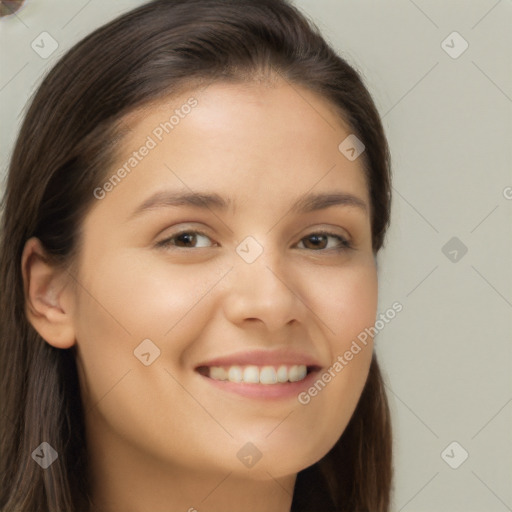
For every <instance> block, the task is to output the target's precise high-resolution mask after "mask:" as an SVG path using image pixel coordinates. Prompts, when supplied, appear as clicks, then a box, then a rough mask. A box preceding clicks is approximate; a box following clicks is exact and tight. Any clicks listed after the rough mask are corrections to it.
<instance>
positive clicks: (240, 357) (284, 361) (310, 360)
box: [196, 349, 321, 369]
mask: <svg viewBox="0 0 512 512" xmlns="http://www.w3.org/2000/svg"><path fill="white" fill-rule="evenodd" d="M234 365H239V366H247V365H255V366H265V365H268V366H278V365H305V366H314V367H320V366H321V365H320V364H319V363H318V361H317V360H316V359H315V358H314V357H313V356H311V355H309V354H307V353H304V352H297V351H293V350H289V349H286V350H244V351H243V352H236V353H234V354H230V355H226V356H221V357H215V358H213V359H209V360H207V361H203V362H202V363H200V364H198V365H197V366H196V369H197V368H200V367H202V366H234Z"/></svg>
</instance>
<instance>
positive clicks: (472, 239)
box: [0, 0, 512, 512]
mask: <svg viewBox="0 0 512 512" xmlns="http://www.w3.org/2000/svg"><path fill="white" fill-rule="evenodd" d="M141 3H143V2H141V1H140V0H115V1H105V0H88V1H87V0H73V1H70V0H33V1H30V0H28V1H27V2H26V5H25V6H24V7H23V8H22V9H21V10H19V11H18V12H17V13H16V15H12V16H8V17H5V18H2V19H0V49H1V50H0V51H1V53H0V69H1V75H0V118H1V142H0V144H1V160H0V173H1V176H0V177H1V178H2V184H1V186H2V189H1V191H2V192H3V190H4V187H5V185H4V184H3V180H4V179H5V173H6V170H7V166H8V160H9V155H10V152H11V149H12V146H13V144H14V141H15V137H16V134H17V131H18V129H19V126H20V122H21V119H22V115H23V113H24V109H25V108H26V103H27V101H28V99H29V97H30V95H31V94H32V93H33V91H34V90H35V88H36V87H37V85H38V84H39V83H40V80H41V78H42V76H43V75H44V74H45V72H46V71H47V70H48V69H50V68H51V67H52V66H53V65H54V63H55V62H56V61H57V59H58V58H59V56H60V55H62V54H63V53H64V52H65V51H66V50H67V49H68V48H69V47H71V46H72V45H73V44H74V43H75V42H77V41H78V40H80V39H81V38H83V37H84V36H85V35H87V34H88V33H90V32H91V31H92V30H93V29H95V28H96V27H98V26H100V25H102V24H103V23H104V22H106V21H108V20H109V19H112V18H114V17H115V16H117V15H118V14H120V13H123V12H125V11H127V10H129V9H130V8H132V7H135V6H137V5H140V4H141ZM295 4H296V5H297V6H299V7H300V8H301V9H302V10H303V11H304V12H305V13H307V15H308V16H309V17H310V18H311V19H312V20H313V21H314V22H315V23H316V24H317V25H318V26H319V28H320V29H321V31H322V33H323V34H324V36H325V37H326V38H327V39H328V40H329V41H330V43H331V44H332V45H333V46H334V47H335V48H336V50H337V51H338V52H339V53H340V54H341V55H342V56H344V57H345V58H346V59H347V60H348V61H349V62H350V63H351V64H352V65H353V66H355V67H356V69H358V71H359V72H360V73H361V74H362V76H363V78H364V80H365V83H366V85H367V87H368V88H369V90H370V92H371V93H372V95H373V97H374V99H375V102H376V104H377V106H378V108H379V111H380V113H381V116H382V118H383V123H384V126H385V130H386V133H387V136H388V139H389V143H390V146H391V153H392V159H393V209H392V225H391V229H390V231H389V233H388V236H387V239H386V246H385V248H384V250H383V251H382V252H381V253H380V254H379V259H378V264H379V285H380V288H379V311H380V312H384V311H386V310H387V309H388V308H390V307H391V304H393V303H394V302H395V301H398V302H400V303H401V304H402V306H403V310H402V311H401V312H400V313H399V314H397V315H396V317H395V318H394V319H393V320H392V321H391V322H389V323H388V324H386V326H385V327H384V328H383V329H382V330H381V331H380V332H379V334H378V335H377V337H376V340H375V341H376V350H377V354H378V356H379V359H380V363H381V367H382V368H383V371H384V377H385V380H386V386H387V390H388V395H389V399H390V403H391V408H392V413H393V421H394V425H393V426H394V448H395V459H394V463H395V488H394V496H393V507H392V510H393V511H397V512H399V511H403V512H413V511H415V512H420V511H421V512H432V511H439V512H457V511H460V512H471V511H475V512H477V511H478V512H504V511H506V510H512V487H511V486H510V482H512V434H511V433H512V377H511V375H512V371H511V370H512V364H511V362H512V357H511V356H512V348H511V347H512V149H511V147H512V144H511V142H512V69H511V66H512V64H511V63H512V31H511V30H510V29H511V27H512V2H511V1H510V0H499V1H496V0H478V1H474V0H473V1H469V0H464V1H463V0H459V1H446V0H444V1H442V0H429V1H427V0H414V1H413V0H393V1H381V2H373V1H369V0H364V1H363V0H297V1H295ZM43 32H47V33H48V34H50V36H51V37H52V38H53V39H54V40H55V41H56V43H57V44H58V47H57V48H56V49H55V51H53V53H52V54H51V55H40V54H39V53H37V52H36V51H35V50H34V49H33V47H34V46H35V43H37V42H38V41H40V40H41V37H48V36H47V35H43V36H42V35H41V34H42V33H43ZM40 46H41V45H40ZM46 48H50V49H51V47H50V46H46ZM2 293H3V291H2Z"/></svg>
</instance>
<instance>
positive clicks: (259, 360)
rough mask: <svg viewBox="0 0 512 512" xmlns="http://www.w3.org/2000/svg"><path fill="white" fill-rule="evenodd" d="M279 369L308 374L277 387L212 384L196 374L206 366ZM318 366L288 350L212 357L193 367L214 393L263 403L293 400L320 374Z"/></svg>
mask: <svg viewBox="0 0 512 512" xmlns="http://www.w3.org/2000/svg"><path fill="white" fill-rule="evenodd" d="M233 365H238V366H249V365H255V366H276V367H277V366H279V365H305V366H306V367H307V368H308V374H307V375H306V377H305V378H304V379H302V380H300V381H296V382H283V383H277V384H259V383H258V384H256V383H250V382H231V381H229V380H216V379H212V378H211V377H208V376H206V375H204V374H203V373H201V372H200V370H201V369H202V368H204V367H207V366H222V367H228V366H233ZM321 369H322V367H321V365H320V364H319V362H318V361H317V360H316V359H315V358H314V357H313V356H311V355H309V354H307V353H305V352H297V351H291V350H289V349H277V350H251V351H244V352H238V353H235V354H230V355H227V356H221V357H216V358H213V359H209V360H207V361H203V362H201V363H200V364H198V365H197V366H196V367H195V371H196V373H197V374H198V375H199V376H200V377H201V378H202V379H205V381H206V382H208V383H210V384H211V385H212V386H214V387H215V388H216V389H220V390H222V391H227V392H229V393H235V394H238V395H240V396H243V397H247V398H255V399H263V400H282V399H289V398H292V397H297V395H298V394H299V393H300V392H301V391H303V390H304V389H306V388H308V387H310V386H311V385H312V383H313V381H315V380H316V379H317V377H318V375H319V373H320V371H321Z"/></svg>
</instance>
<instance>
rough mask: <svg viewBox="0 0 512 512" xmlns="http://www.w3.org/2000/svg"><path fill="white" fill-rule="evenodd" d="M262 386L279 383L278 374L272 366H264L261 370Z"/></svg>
mask: <svg viewBox="0 0 512 512" xmlns="http://www.w3.org/2000/svg"><path fill="white" fill-rule="evenodd" d="M260 382H261V384H275V383H276V382H277V374H276V370H275V368H273V367H272V366H264V367H263V368H262V369H261V370H260Z"/></svg>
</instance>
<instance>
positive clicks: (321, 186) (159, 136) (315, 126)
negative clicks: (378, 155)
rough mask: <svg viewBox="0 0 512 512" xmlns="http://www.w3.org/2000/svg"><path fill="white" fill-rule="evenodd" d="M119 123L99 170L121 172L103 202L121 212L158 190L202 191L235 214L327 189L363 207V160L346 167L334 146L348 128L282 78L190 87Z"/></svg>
mask: <svg viewBox="0 0 512 512" xmlns="http://www.w3.org/2000/svg"><path fill="white" fill-rule="evenodd" d="M123 124H124V125H125V126H126V127H128V128H129V131H128V133H127V135H126V136H125V138H124V139H123V141H122V143H121V145H120V150H119V152H118V158H117V161H116V163H115V165H114V167H113V168H112V169H110V170H109V172H110V174H108V173H107V179H108V177H109V175H113V174H115V173H116V170H118V169H120V168H122V167H124V169H125V171H126V172H123V173H121V174H123V179H122V183H119V185H116V186H115V187H114V188H115V190H113V192H112V193H110V194H109V195H108V197H107V199H108V200H109V202H110V201H112V200H117V201H118V202H119V203H120V205H119V206H120V208H122V204H126V203H133V202H134V201H135V200H137V201H139V199H143V196H147V195H149V194H154V193H155V192H158V191H159V190H162V189H163V188H172V189H179V190H182V191H187V192H191V191H194V190H201V191H202V190H205V189H208V190H210V191H211V192H216V193H219V194H221V195H223V196H226V197H228V199H230V200H232V201H233V204H234V206H235V207H237V206H238V205H239V204H246V205H249V204H253V205H254V206H255V207H258V205H259V207H260V208H261V207H264V206H268V205H269V204H272V203H274V204H275V202H276V201H277V202H280V201H282V200H285V199H286V198H290V197H293V196H297V195H301V194H304V193H306V192H307V191H308V190H312V191H318V192H319V191H325V190H328V189H330V188H335V187H336V188H337V189H339V188H340V187H341V188H342V189H343V190H344V191H345V192H347V193H353V194H357V195H358V196H360V197H361V198H362V199H364V200H365V201H368V195H367V187H366V179H365V175H364V171H363V162H362V158H358V159H357V160H355V161H350V160H348V159H347V158H346V157H345V156H344V155H343V154H342V153H341V152H340V150H339V148H338V146H339V145H340V143H341V142H342V141H343V140H344V139H345V138H346V137H347V136H348V135H350V133H351V132H350V128H349V127H348V125H347V124H346V123H344V121H343V120H342V119H341V118H340V117H339V116H338V115H337V113H336V111H335V108H334V106H333V105H332V104H331V103H330V102H329V101H327V100H326V99H324V98H323V97H321V96H318V95H317V94H315V93H313V92H311V91H309V90H307V89H304V88H301V87H300V86H297V85H291V84H289V83H288V82H285V81H279V82H276V83H273V84H267V83H243V84H231V83H214V84H211V85H209V86H208V87H206V88H203V89H191V90H189V91H186V92H184V93H182V94H180V95H175V96H172V97H167V98H162V99H160V100H159V101H157V102H153V103H152V104H148V105H146V106H145V107H144V108H141V109H139V110H137V111H135V112H133V113H131V114H129V115H128V116H126V117H125V119H124V120H123ZM144 148H146V149H144ZM147 148H149V149H147ZM141 153H144V155H142V156H141ZM313 189H314V190H313Z"/></svg>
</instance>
